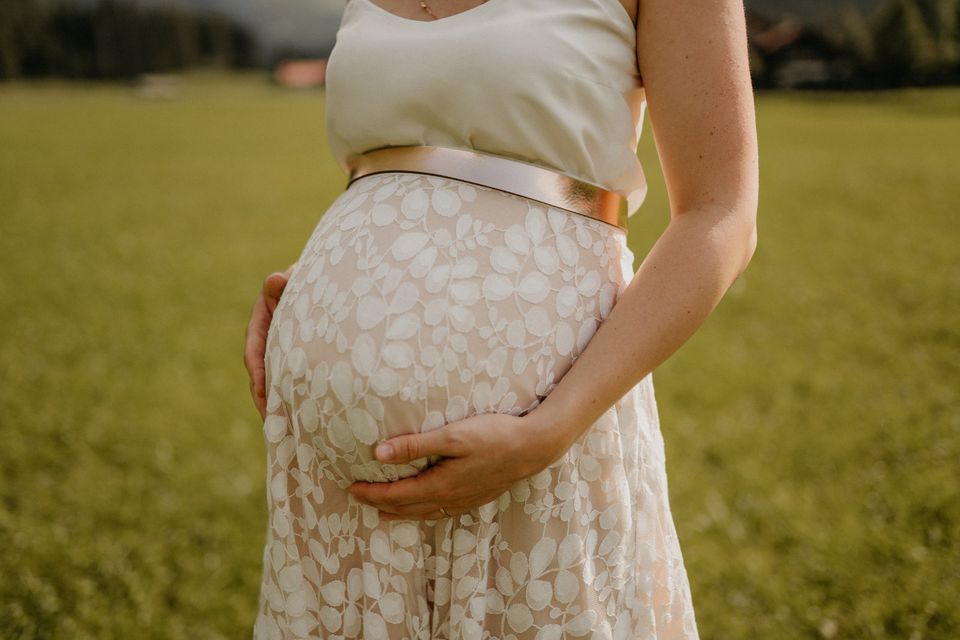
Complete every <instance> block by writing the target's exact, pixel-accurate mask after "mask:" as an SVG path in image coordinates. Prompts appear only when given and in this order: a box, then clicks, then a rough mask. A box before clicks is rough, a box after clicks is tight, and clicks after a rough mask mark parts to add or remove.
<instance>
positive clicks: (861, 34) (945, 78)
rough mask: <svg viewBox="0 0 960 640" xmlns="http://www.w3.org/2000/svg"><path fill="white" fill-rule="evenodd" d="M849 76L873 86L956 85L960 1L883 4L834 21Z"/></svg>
mask: <svg viewBox="0 0 960 640" xmlns="http://www.w3.org/2000/svg"><path fill="white" fill-rule="evenodd" d="M838 28H839V31H840V32H841V33H842V40H841V42H842V43H843V45H844V48H845V49H846V52H847V53H848V54H849V55H850V57H851V58H852V59H853V60H854V62H855V64H856V70H855V73H854V75H855V76H856V77H858V78H861V79H862V80H863V81H864V83H868V84H871V85H874V86H905V85H924V84H956V83H957V82H960V0H885V1H884V2H882V3H881V4H880V5H879V6H878V7H877V9H876V10H875V11H873V12H871V14H870V15H869V16H864V15H862V14H861V13H860V12H859V11H857V10H855V9H853V8H852V7H849V5H848V6H847V8H846V9H845V10H844V11H843V12H842V13H841V15H840V19H839V20H838Z"/></svg>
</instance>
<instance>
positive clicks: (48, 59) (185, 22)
mask: <svg viewBox="0 0 960 640" xmlns="http://www.w3.org/2000/svg"><path fill="white" fill-rule="evenodd" d="M256 56H257V42H256V40H255V38H254V37H253V35H252V34H251V33H250V32H249V31H248V30H247V29H246V28H244V27H243V26H242V25H240V24H238V23H237V22H235V21H232V20H230V19H228V18H226V17H225V16H223V15H220V14H217V13H206V12H196V11H186V10H182V9H177V8H172V7H139V6H136V5H133V4H130V3H126V2H119V1H116V0H101V1H99V2H97V3H95V4H88V5H82V6H81V5H77V4H76V3H68V2H64V1H63V0H58V1H56V2H54V3H52V4H40V3H38V2H36V1H35V0H2V1H0V80H4V79H11V78H20V77H37V76H60V77H64V78H83V79H103V80H123V79H130V78H133V77H135V76H137V75H139V74H142V73H153V72H165V71H174V70H178V69H186V68H190V67H197V66H211V65H212V66H221V67H234V68H240V67H252V66H255V64H256Z"/></svg>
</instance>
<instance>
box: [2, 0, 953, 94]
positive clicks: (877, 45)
mask: <svg viewBox="0 0 960 640" xmlns="http://www.w3.org/2000/svg"><path fill="white" fill-rule="evenodd" d="M808 29H809V30H811V31H813V32H814V33H813V35H812V36H809V37H806V38H805V40H804V41H803V42H799V43H798V44H797V48H798V49H803V48H804V47H808V48H809V47H810V46H814V48H816V49H817V51H818V52H819V53H817V54H815V55H827V56H829V57H831V58H835V59H836V58H840V59H842V60H843V61H844V64H847V65H848V66H852V67H853V69H852V71H851V72H849V74H847V73H845V74H844V75H843V79H842V82H843V83H844V84H845V85H847V86H853V87H863V88H866V87H876V88H880V87H887V86H904V85H922V84H942V83H948V84H955V83H957V82H960V0H881V2H880V4H879V5H878V6H877V7H876V8H875V9H874V10H873V11H871V12H870V14H869V15H864V14H862V13H861V12H860V11H858V10H857V9H855V8H853V7H852V6H851V5H847V6H846V8H845V9H843V10H841V11H840V12H838V17H837V19H836V20H835V21H834V22H833V23H831V24H829V25H825V26H823V27H818V28H814V27H809V28H808ZM811 42H813V43H814V45H811ZM816 42H819V43H821V44H820V45H816V44H815V43H816ZM825 51H826V53H824V52H825ZM799 55H800V56H801V57H802V56H803V55H804V54H803V52H802V51H800V52H799ZM777 56H781V57H782V56H783V54H782V53H777V54H775V55H774V56H772V57H771V59H769V60H768V61H767V62H768V63H769V64H766V66H767V67H768V68H769V67H772V66H775V65H776V64H778V62H779V61H778V58H777ZM789 56H790V54H789V53H787V57H789ZM257 64H258V43H257V41H256V39H255V37H254V36H253V35H252V34H251V33H250V32H249V31H248V30H247V29H246V28H245V27H243V26H242V25H240V24H239V23H237V22H235V21H233V20H231V19H229V18H227V17H225V16H223V15H220V14H217V13H206V12H197V11H190V10H184V9H178V8H172V7H141V6H137V5H136V4H133V3H130V2H129V1H126V2H124V1H123V0H98V1H93V0H91V2H88V3H86V4H84V5H78V4H77V3H76V0H74V1H73V2H68V0H49V1H48V2H43V3H41V2H39V1H38V0H0V80H3V79H10V78H17V77H35V76H46V75H55V76H61V77H66V78H91V79H127V78H131V77H134V76H136V75H139V74H141V73H146V72H161V71H174V70H178V69H186V68H191V67H196V66H220V67H232V68H238V67H254V66H257ZM755 80H757V81H759V82H760V83H761V84H762V83H763V82H764V79H763V78H762V77H760V76H758V77H756V78H755Z"/></svg>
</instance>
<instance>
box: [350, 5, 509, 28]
mask: <svg viewBox="0 0 960 640" xmlns="http://www.w3.org/2000/svg"><path fill="white" fill-rule="evenodd" d="M356 1H358V2H361V3H362V4H364V5H365V6H367V7H370V8H372V9H373V10H374V11H376V12H377V13H380V14H383V15H385V16H387V17H388V18H392V19H393V20H396V21H397V22H412V23H423V24H425V25H426V24H437V23H438V22H447V21H448V20H456V19H457V18H462V17H463V16H466V15H467V14H471V13H476V12H477V11H480V10H481V9H483V8H484V7H487V6H490V5H492V4H494V3H496V2H498V0H487V1H486V2H481V3H480V4H478V5H476V6H475V7H470V8H469V9H464V10H463V11H458V12H457V13H454V14H452V15H449V16H445V17H443V18H437V19H436V20H417V19H415V18H405V17H403V16H400V15H397V14H395V13H394V12H392V11H388V10H387V9H384V8H383V7H381V6H380V5H378V4H377V3H375V2H374V1H373V0H356Z"/></svg>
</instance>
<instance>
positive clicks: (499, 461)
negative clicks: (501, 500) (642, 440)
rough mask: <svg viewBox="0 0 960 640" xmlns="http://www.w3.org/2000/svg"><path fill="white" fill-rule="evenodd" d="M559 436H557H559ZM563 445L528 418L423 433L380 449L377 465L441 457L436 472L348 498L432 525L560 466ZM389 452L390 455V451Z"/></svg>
mask: <svg viewBox="0 0 960 640" xmlns="http://www.w3.org/2000/svg"><path fill="white" fill-rule="evenodd" d="M556 434H559V431H557V432H556ZM567 447H568V444H567V443H565V442H564V441H562V440H561V439H560V438H558V437H556V435H555V432H554V431H552V430H551V429H549V428H544V426H543V425H541V424H540V423H539V422H538V421H536V420H535V419H534V418H533V413H530V414H527V415H526V416H523V417H518V416H514V415H511V414H508V413H483V414H479V415H475V416H471V417H469V418H465V419H463V420H458V421H456V422H451V423H449V424H447V425H444V426H443V427H440V428H439V429H434V430H432V431H428V432H425V433H413V434H406V435H401V436H396V437H394V438H390V439H389V440H385V441H384V442H382V443H380V445H378V446H377V449H376V456H377V460H379V461H380V462H388V463H394V464H403V463H406V462H410V461H412V460H415V459H417V458H425V457H428V456H441V457H442V459H441V460H440V461H439V462H437V463H436V464H435V465H433V466H430V467H427V469H425V470H424V471H423V472H421V473H419V474H418V475H415V476H412V477H410V478H404V479H402V480H396V481H394V482H355V483H353V484H352V485H351V486H350V488H349V491H350V493H351V494H353V496H354V497H355V498H356V499H357V500H358V501H360V502H362V503H364V504H368V505H370V506H374V507H376V508H377V509H379V510H380V517H381V518H382V519H385V520H436V519H439V518H443V517H445V515H444V514H443V513H442V512H441V511H440V507H443V508H444V509H445V510H446V512H447V514H446V515H451V516H456V515H460V514H462V513H466V512H468V511H470V510H472V509H474V508H476V507H479V506H482V505H484V504H487V503H488V502H491V501H492V500H495V499H496V498H498V497H499V496H500V495H501V494H502V493H503V492H505V491H507V490H509V489H510V487H511V486H512V485H513V484H514V483H516V482H518V481H519V480H522V479H523V478H527V477H529V476H532V475H534V474H536V473H538V472H540V471H542V470H543V469H545V468H546V467H547V466H549V465H550V464H551V463H552V462H553V461H554V460H556V459H558V458H559V457H560V456H561V455H563V453H564V452H565V451H566V448H567ZM391 450H392V451H391Z"/></svg>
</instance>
